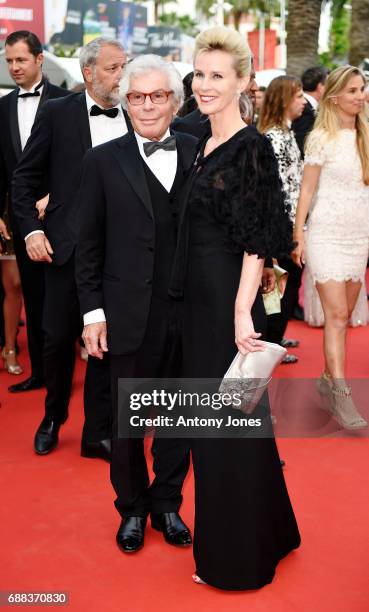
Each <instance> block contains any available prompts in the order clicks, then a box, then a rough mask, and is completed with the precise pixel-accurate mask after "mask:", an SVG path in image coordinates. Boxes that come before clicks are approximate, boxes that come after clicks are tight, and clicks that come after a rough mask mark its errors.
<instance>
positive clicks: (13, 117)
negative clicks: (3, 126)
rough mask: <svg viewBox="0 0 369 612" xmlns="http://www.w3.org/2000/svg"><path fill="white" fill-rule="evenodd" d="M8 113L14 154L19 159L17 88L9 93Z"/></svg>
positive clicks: (20, 149)
mask: <svg viewBox="0 0 369 612" xmlns="http://www.w3.org/2000/svg"><path fill="white" fill-rule="evenodd" d="M9 115H10V116H9V127H10V136H11V140H12V144H13V149H14V153H15V156H16V158H17V159H19V158H20V156H21V153H22V144H21V139H20V133H19V123H18V88H17V89H15V90H14V91H13V92H12V93H11V94H10V99H9Z"/></svg>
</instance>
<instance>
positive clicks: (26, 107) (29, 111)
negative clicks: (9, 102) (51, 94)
mask: <svg viewBox="0 0 369 612" xmlns="http://www.w3.org/2000/svg"><path fill="white" fill-rule="evenodd" d="M40 83H41V81H39V82H38V83H35V85H34V86H33V87H32V88H31V89H30V90H27V89H23V87H19V92H18V95H20V94H26V93H34V91H35V89H36V87H37V85H39V84H40ZM43 88H44V86H43V85H42V87H40V88H39V89H38V91H39V92H40V95H39V96H33V97H31V98H18V126H19V136H20V141H21V146H22V151H23V149H24V147H25V146H26V144H27V140H28V138H29V136H30V133H31V130H32V126H33V124H34V122H35V117H36V113H37V109H38V105H39V104H40V100H41V96H42V90H43Z"/></svg>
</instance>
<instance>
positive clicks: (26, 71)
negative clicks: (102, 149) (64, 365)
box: [0, 30, 69, 393]
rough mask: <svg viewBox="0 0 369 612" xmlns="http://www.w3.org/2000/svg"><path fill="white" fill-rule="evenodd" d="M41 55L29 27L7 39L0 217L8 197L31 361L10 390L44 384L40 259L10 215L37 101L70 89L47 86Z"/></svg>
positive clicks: (37, 200)
mask: <svg viewBox="0 0 369 612" xmlns="http://www.w3.org/2000/svg"><path fill="white" fill-rule="evenodd" d="M43 60H44V56H43V53H42V45H41V43H40V41H39V39H38V38H37V36H36V35H35V34H33V33H32V32H29V31H28V30H19V31H17V32H13V33H12V34H10V35H9V36H8V38H7V39H6V41H5V61H6V62H7V65H8V69H9V74H10V76H11V77H12V79H13V81H14V82H15V84H16V85H17V87H16V89H14V90H13V91H12V92H11V93H9V94H8V95H6V96H4V97H3V98H1V99H0V217H1V218H2V217H3V215H4V210H5V204H6V201H8V216H9V220H10V227H11V230H12V233H13V243H14V249H15V254H16V258H17V263H18V268H19V273H20V277H21V282H22V290H23V299H24V306H25V310H26V317H27V340H28V352H29V356H30V361H31V376H30V377H29V378H27V379H26V380H23V381H22V382H20V383H17V384H15V385H12V386H11V387H9V391H11V392H13V393H16V392H18V391H31V390H33V389H39V388H40V387H43V386H44V373H43V344H44V334H43V331H42V311H43V304H44V293H45V289H44V264H43V263H41V262H37V263H36V262H33V261H31V260H30V258H29V257H28V255H27V251H26V247H25V243H24V240H23V238H22V236H21V234H20V230H19V225H18V223H17V220H16V218H15V215H14V211H13V201H12V193H11V181H12V177H13V172H14V169H15V167H16V165H17V163H18V160H19V158H20V156H21V154H22V150H23V149H24V147H25V145H26V142H27V139H28V137H29V135H30V133H31V129H32V126H33V123H34V121H35V118H36V117H37V115H38V114H39V112H40V110H41V108H42V106H43V105H44V103H45V102H46V101H47V100H49V99H52V98H61V97H64V96H66V95H67V94H69V91H67V90H66V89H62V88H61V87H56V86H55V85H52V84H51V83H49V81H48V80H47V79H45V78H44V77H43V76H42V63H43ZM44 178H45V180H43V181H42V182H40V184H39V186H38V189H37V191H35V193H34V199H33V201H32V207H33V211H34V214H35V215H37V214H39V215H40V217H42V216H43V211H44V207H45V205H46V204H47V193H48V185H47V177H44ZM44 196H45V197H44ZM41 198H42V199H41ZM35 207H36V208H37V210H36V208H35ZM3 233H4V232H3Z"/></svg>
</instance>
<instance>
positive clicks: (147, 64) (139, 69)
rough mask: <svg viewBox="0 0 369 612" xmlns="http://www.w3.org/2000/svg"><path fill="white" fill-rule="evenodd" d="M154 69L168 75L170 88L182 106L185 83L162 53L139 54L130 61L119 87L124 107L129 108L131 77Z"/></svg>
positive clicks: (176, 100) (177, 102)
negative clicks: (128, 97) (128, 95)
mask: <svg viewBox="0 0 369 612" xmlns="http://www.w3.org/2000/svg"><path fill="white" fill-rule="evenodd" d="M153 71H160V72H162V73H163V74H165V75H166V76H167V78H168V88H169V89H170V90H171V91H173V97H174V100H175V102H176V105H177V104H178V106H182V104H183V98H184V96H183V83H182V79H181V75H180V74H179V72H178V70H177V69H176V68H175V66H174V65H173V64H172V63H171V62H165V61H164V60H163V58H162V57H160V55H153V54H150V55H139V56H138V57H136V58H135V59H134V60H132V61H131V62H129V63H128V64H127V65H126V67H125V69H124V72H123V77H122V79H121V82H120V88H119V91H120V96H121V100H122V104H123V106H124V108H127V93H128V92H129V90H130V86H131V78H135V77H138V76H139V75H141V74H149V73H150V72H153ZM173 106H174V104H173Z"/></svg>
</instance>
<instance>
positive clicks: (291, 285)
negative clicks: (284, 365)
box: [267, 257, 302, 344]
mask: <svg viewBox="0 0 369 612" xmlns="http://www.w3.org/2000/svg"><path fill="white" fill-rule="evenodd" d="M278 263H279V265H280V266H281V268H283V269H284V270H287V272H288V274H289V275H288V281H287V285H286V290H285V292H284V296H283V298H282V300H281V312H280V313H278V314H273V315H269V316H268V317H267V319H268V333H267V340H268V342H276V343H277V344H279V343H280V342H281V340H282V338H283V336H284V334H285V331H286V329H287V325H288V321H289V320H290V318H291V317H292V313H293V310H294V308H295V306H296V305H297V304H298V299H299V289H300V285H301V277H302V269H301V268H300V267H299V266H297V265H296V264H295V263H294V262H293V261H292V259H291V258H289V257H288V258H287V257H286V258H282V259H279V260H278Z"/></svg>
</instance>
